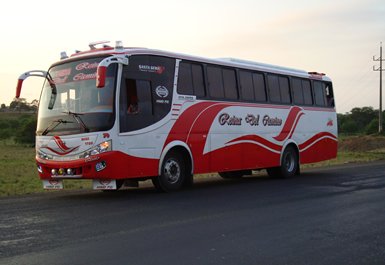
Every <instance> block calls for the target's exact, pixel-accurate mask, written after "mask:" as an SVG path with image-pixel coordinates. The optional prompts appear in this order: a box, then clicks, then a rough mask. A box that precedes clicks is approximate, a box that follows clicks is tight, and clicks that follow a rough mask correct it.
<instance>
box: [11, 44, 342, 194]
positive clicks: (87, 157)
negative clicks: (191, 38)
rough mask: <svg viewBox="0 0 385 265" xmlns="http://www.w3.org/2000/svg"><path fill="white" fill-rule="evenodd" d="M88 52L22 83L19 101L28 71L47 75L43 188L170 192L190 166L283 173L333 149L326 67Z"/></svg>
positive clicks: (40, 134) (42, 113)
mask: <svg viewBox="0 0 385 265" xmlns="http://www.w3.org/2000/svg"><path fill="white" fill-rule="evenodd" d="M97 45H104V46H102V47H101V48H97V47H96V46H97ZM90 48H91V49H90V50H89V51H85V52H77V53H75V54H73V55H71V56H70V57H68V56H67V55H66V54H65V53H62V58H61V60H60V61H59V62H57V63H55V64H53V65H52V66H51V67H50V69H49V70H48V71H30V72H26V73H24V74H22V75H21V76H20V78H19V82H18V86H17V95H16V96H17V97H19V96H20V92H21V87H22V84H23V80H24V79H25V78H27V77H29V76H40V77H43V78H45V83H44V85H43V90H42V94H41V98H40V105H39V113H38V126H37V131H36V135H37V136H36V162H37V167H38V171H39V176H40V178H41V179H42V180H43V184H44V187H45V188H46V189H62V188H63V182H62V181H63V179H92V180H93V187H94V189H102V190H103V189H106V190H108V189H112V190H114V189H119V188H120V187H121V186H122V185H123V184H125V183H129V182H130V183H132V182H133V181H140V180H146V179H149V178H151V179H152V180H153V183H154V185H155V186H156V188H158V189H159V190H162V191H173V190H177V189H180V188H181V187H183V186H185V185H189V184H191V183H192V181H193V175H194V174H198V173H208V172H219V174H220V175H221V176H222V177H224V178H238V177H242V176H243V175H249V174H251V171H252V170H258V169H267V172H268V173H269V175H271V176H278V177H291V176H293V175H295V174H299V171H300V170H299V168H300V164H306V163H314V162H319V161H323V160H327V159H332V158H335V157H336V155H337V142H338V140H337V120H336V111H335V104H334V97H333V90H332V82H331V80H330V79H329V78H328V77H327V76H326V75H324V74H319V73H315V72H305V71H301V70H295V69H290V68H284V67H279V66H272V65H267V64H260V63H255V62H250V61H243V60H237V59H207V58H201V57H194V56H188V55H184V54H177V53H171V52H164V51H158V50H152V49H145V48H124V47H123V46H122V44H121V43H120V42H117V44H116V46H115V47H110V46H108V45H106V43H105V42H100V43H93V44H90Z"/></svg>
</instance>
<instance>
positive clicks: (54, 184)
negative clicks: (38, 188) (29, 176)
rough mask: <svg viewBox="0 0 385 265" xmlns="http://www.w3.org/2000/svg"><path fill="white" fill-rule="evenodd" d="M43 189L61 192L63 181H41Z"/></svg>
mask: <svg viewBox="0 0 385 265" xmlns="http://www.w3.org/2000/svg"><path fill="white" fill-rule="evenodd" d="M43 187H44V189H46V190H62V189H63V180H61V179H52V180H43Z"/></svg>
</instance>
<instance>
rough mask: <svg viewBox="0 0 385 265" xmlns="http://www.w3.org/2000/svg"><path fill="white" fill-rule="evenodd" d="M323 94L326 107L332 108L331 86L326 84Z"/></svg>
mask: <svg viewBox="0 0 385 265" xmlns="http://www.w3.org/2000/svg"><path fill="white" fill-rule="evenodd" d="M325 93H326V103H327V106H328V107H334V96H333V88H332V84H330V83H326V87H325Z"/></svg>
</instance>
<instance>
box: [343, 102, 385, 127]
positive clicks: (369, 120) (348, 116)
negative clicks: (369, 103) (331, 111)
mask: <svg viewBox="0 0 385 265" xmlns="http://www.w3.org/2000/svg"><path fill="white" fill-rule="evenodd" d="M378 114H379V111H378V110H375V109H373V108H372V107H362V108H353V109H352V110H351V111H350V112H348V113H345V114H338V132H339V133H342V134H376V133H378V116H379V115H378ZM382 116H383V117H384V118H385V111H383V112H382ZM384 118H383V119H382V128H383V129H385V121H384Z"/></svg>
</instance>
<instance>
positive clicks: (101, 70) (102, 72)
mask: <svg viewBox="0 0 385 265" xmlns="http://www.w3.org/2000/svg"><path fill="white" fill-rule="evenodd" d="M113 63H117V64H123V65H128V56H124V55H120V54H118V55H113V56H110V57H107V58H104V59H103V60H102V61H101V62H100V63H99V65H98V69H97V70H96V87H97V88H103V87H104V86H105V85H106V75H107V67H108V66H109V65H110V64H113Z"/></svg>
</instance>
